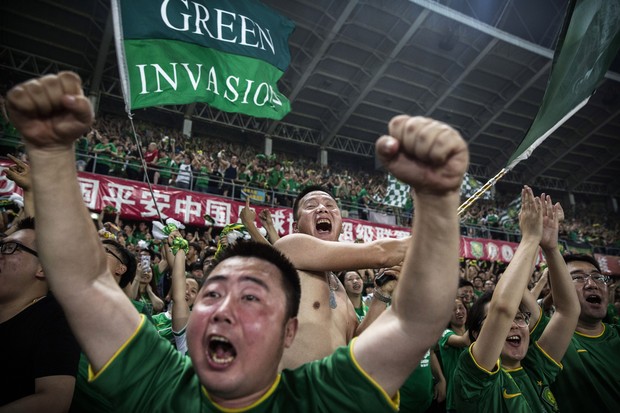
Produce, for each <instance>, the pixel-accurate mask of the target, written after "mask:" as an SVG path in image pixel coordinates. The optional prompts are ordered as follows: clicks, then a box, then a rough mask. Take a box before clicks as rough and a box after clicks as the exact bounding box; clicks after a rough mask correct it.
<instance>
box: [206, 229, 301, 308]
mask: <svg viewBox="0 0 620 413" xmlns="http://www.w3.org/2000/svg"><path fill="white" fill-rule="evenodd" d="M234 257H248V258H258V259H261V260H264V261H267V262H269V263H271V264H273V265H275V266H276V267H277V268H278V270H280V273H281V274H282V277H281V278H282V287H283V288H284V293H285V294H286V301H287V302H286V310H287V318H293V317H297V313H298V312H299V300H300V299H301V284H300V282H299V274H298V273H297V270H296V269H295V267H294V266H293V264H292V263H291V262H290V261H289V259H288V258H287V257H286V256H285V255H284V254H282V253H281V252H280V251H278V250H277V249H275V248H274V247H272V246H271V245H268V244H262V243H258V242H254V241H237V242H235V243H234V244H233V245H231V246H229V247H228V248H226V249H225V250H224V251H223V252H222V253H221V254H220V256H219V257H218V258H217V259H215V260H213V261H212V262H211V265H210V266H209V269H208V270H207V273H206V274H205V280H206V279H207V278H209V275H211V273H212V272H213V269H214V268H215V267H216V266H217V265H219V264H220V263H222V262H223V261H226V260H227V259H230V258H234Z"/></svg>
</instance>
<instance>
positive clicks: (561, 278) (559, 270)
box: [543, 248, 581, 315]
mask: <svg viewBox="0 0 620 413" xmlns="http://www.w3.org/2000/svg"><path fill="white" fill-rule="evenodd" d="M543 252H544V254H545V258H546V259H547V265H549V277H550V279H551V289H552V292H553V302H554V304H555V309H556V311H557V312H560V313H566V312H570V313H571V314H572V315H574V314H575V313H579V312H580V311H581V309H580V306H579V300H578V299H577V295H576V294H575V286H574V285H573V282H572V280H571V278H570V275H569V272H568V268H567V267H566V263H565V262H564V258H563V257H562V254H561V253H560V250H559V249H558V248H551V249H545V250H543Z"/></svg>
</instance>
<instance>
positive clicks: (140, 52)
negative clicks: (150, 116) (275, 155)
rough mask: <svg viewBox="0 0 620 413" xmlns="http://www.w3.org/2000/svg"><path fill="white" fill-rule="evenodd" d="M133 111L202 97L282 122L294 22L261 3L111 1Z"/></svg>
mask: <svg viewBox="0 0 620 413" xmlns="http://www.w3.org/2000/svg"><path fill="white" fill-rule="evenodd" d="M112 11H113V17H114V29H115V40H116V48H117V55H118V59H119V68H120V74H121V82H122V85H123V94H124V96H125V102H126V105H127V107H128V109H138V108H144V107H148V106H159V105H171V104H186V103H192V102H204V103H207V104H209V105H210V106H213V107H215V108H217V109H220V110H223V111H227V112H237V113H243V114H246V115H250V116H256V117H265V118H271V119H277V120H279V119H282V118H283V117H284V116H285V115H286V114H287V113H288V112H290V102H289V101H288V99H287V98H286V97H285V96H284V95H283V94H281V93H280V92H279V91H278V88H277V82H278V80H279V79H280V78H281V77H282V75H283V74H284V71H285V70H286V68H287V67H288V65H289V63H290V52H289V49H288V37H289V35H290V34H291V32H292V30H293V29H294V25H293V23H292V22H291V21H290V20H289V19H287V18H285V17H282V16H280V15H278V14H277V13H275V12H274V11H272V10H271V9H269V8H268V7H266V6H264V5H263V4H262V3H260V2H259V1H256V0H243V1H240V0H238V1H233V0H227V1H221V0H220V1H218V2H213V1H211V2H209V1H207V0H197V1H193V2H187V1H183V0H157V1H153V0H112Z"/></svg>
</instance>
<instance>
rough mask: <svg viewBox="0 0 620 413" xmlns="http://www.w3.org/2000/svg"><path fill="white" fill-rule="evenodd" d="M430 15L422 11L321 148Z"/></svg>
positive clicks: (328, 141)
mask: <svg viewBox="0 0 620 413" xmlns="http://www.w3.org/2000/svg"><path fill="white" fill-rule="evenodd" d="M429 14H430V12H429V11H428V10H423V11H422V12H421V13H420V15H419V16H418V17H417V18H416V19H415V21H414V22H413V24H412V25H411V27H409V30H407V32H406V33H405V35H404V36H403V37H402V38H401V39H400V40H399V41H398V43H397V44H396V46H394V49H392V51H391V52H390V54H389V56H387V57H386V58H385V60H384V61H383V63H382V64H381V66H379V68H378V69H377V70H376V71H375V72H374V74H373V76H372V77H370V79H369V81H368V83H367V84H366V85H365V86H364V88H363V89H362V91H361V92H360V93H359V94H358V96H357V98H356V99H355V101H354V102H351V103H350V104H349V106H348V108H347V110H346V111H345V113H344V114H343V115H342V116H341V117H340V118H339V120H338V121H337V123H336V124H335V125H333V126H331V127H330V128H329V132H328V133H327V136H326V137H325V139H324V140H323V142H321V146H324V147H328V146H330V145H331V144H332V140H334V139H335V138H336V136H337V134H338V131H339V130H340V129H341V128H342V127H343V126H344V125H345V124H346V123H347V122H348V120H349V118H350V117H351V115H352V114H353V113H354V112H355V110H356V109H357V107H358V106H359V104H360V103H362V102H363V101H364V99H365V98H366V96H367V95H368V93H370V92H371V91H372V90H373V88H374V86H375V85H376V84H377V82H378V81H379V79H380V78H381V76H383V74H384V73H385V71H386V70H387V69H388V67H389V66H390V64H392V62H394V61H395V60H396V58H397V56H398V54H399V53H400V52H401V51H402V49H403V48H404V47H405V46H406V45H407V43H409V40H411V37H412V36H413V35H414V33H415V32H417V31H418V29H419V28H420V26H421V25H422V23H423V22H424V20H425V19H426V17H427V16H428V15H429Z"/></svg>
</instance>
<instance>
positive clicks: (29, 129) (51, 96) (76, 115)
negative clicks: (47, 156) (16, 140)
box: [7, 72, 94, 150]
mask: <svg viewBox="0 0 620 413" xmlns="http://www.w3.org/2000/svg"><path fill="white" fill-rule="evenodd" d="M7 108H8V109H9V117H10V120H11V122H12V123H13V125H15V127H16V128H17V129H18V130H19V131H20V132H21V134H22V135H23V137H24V140H25V141H26V143H27V144H28V145H30V146H31V147H34V148H39V149H63V150H66V149H68V148H72V145H73V141H74V140H75V139H77V138H79V137H80V136H81V135H83V134H84V133H86V132H87V131H88V130H89V129H90V126H91V125H92V123H93V117H94V116H93V110H92V107H91V105H90V102H89V101H88V99H87V98H86V97H85V96H84V93H83V92H82V81H81V80H80V77H79V76H78V75H77V74H75V73H73V72H60V73H59V74H58V75H47V76H43V77H41V78H38V79H33V80H29V81H27V82H24V83H21V84H19V85H17V86H15V87H14V88H13V89H11V90H10V91H9V93H8V94H7Z"/></svg>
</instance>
